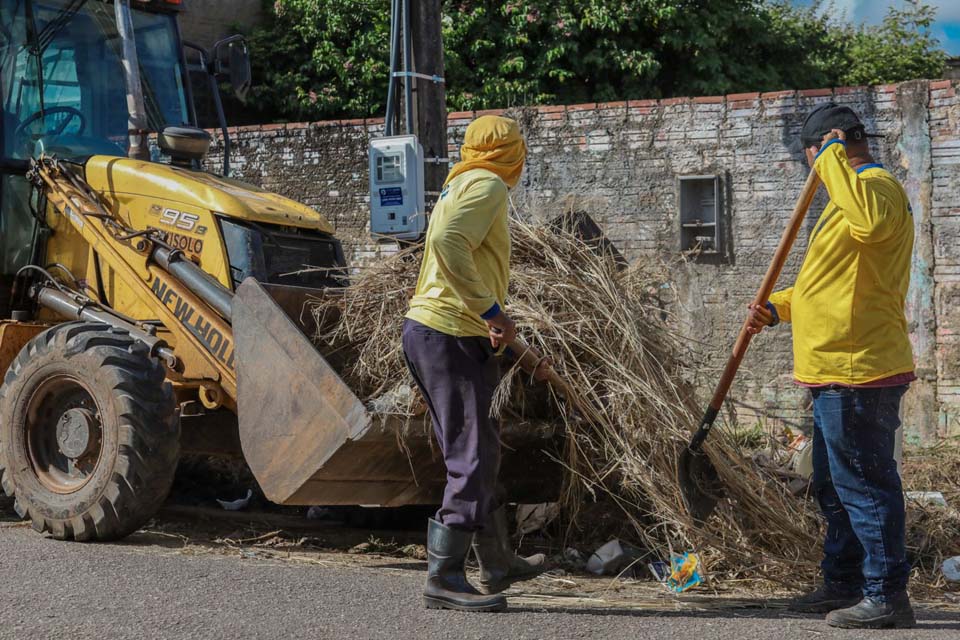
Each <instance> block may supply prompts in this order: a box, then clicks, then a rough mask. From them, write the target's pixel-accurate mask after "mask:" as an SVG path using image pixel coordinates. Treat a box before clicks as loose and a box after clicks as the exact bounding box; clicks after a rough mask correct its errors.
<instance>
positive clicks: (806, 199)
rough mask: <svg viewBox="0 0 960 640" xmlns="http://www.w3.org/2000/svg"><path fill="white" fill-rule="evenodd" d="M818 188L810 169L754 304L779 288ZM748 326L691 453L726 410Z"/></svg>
mask: <svg viewBox="0 0 960 640" xmlns="http://www.w3.org/2000/svg"><path fill="white" fill-rule="evenodd" d="M819 187H820V176H818V175H817V172H816V171H814V170H813V169H811V170H810V174H809V175H808V176H807V182H806V183H805V184H804V185H803V191H802V192H801V193H800V198H799V199H798V200H797V204H796V206H795V207H794V208H793V213H792V214H791V215H790V222H789V224H788V225H787V228H786V229H784V231H783V235H782V236H781V237H780V244H779V245H777V250H776V252H775V253H774V254H773V259H772V260H771V262H770V266H769V267H768V268H767V273H766V275H765V276H764V277H763V282H762V283H761V284H760V288H759V289H758V290H757V295H756V296H754V298H753V304H755V305H758V306H763V305H765V304H767V302H768V301H769V299H770V294H771V293H773V288H774V287H775V286H776V284H777V278H779V277H780V272H781V271H782V270H783V265H784V264H785V263H786V262H787V257H788V256H789V255H790V249H792V248H793V243H794V241H795V240H796V239H797V235H798V234H799V233H800V227H802V226H803V220H804V218H806V216H807V211H808V210H809V209H810V204H811V203H812V202H813V197H814V196H815V195H816V193H817V189H818V188H819ZM749 326H750V317H749V315H748V316H747V318H746V319H744V321H743V326H742V327H741V328H740V335H739V336H738V337H737V342H736V344H735V345H734V347H733V353H732V354H730V359H729V360H727V366H726V367H724V369H723V374H722V375H721V376H720V381H719V382H718V383H717V387H716V390H715V391H714V392H713V398H712V399H711V400H710V405H709V407H708V409H707V412H706V415H705V416H704V418H703V421H702V422H701V424H700V429H699V430H698V431H697V433H696V435H695V436H694V437H693V440H692V441H691V443H690V449H691V450H693V451H696V450H698V449H699V448H700V445H701V444H703V441H704V439H706V437H707V433H708V432H709V431H710V427H711V426H712V425H713V421H714V420H715V419H716V417H717V413H719V411H720V408H721V407H722V406H723V401H724V400H725V399H726V397H727V392H728V391H730V385H731V384H733V379H734V377H736V375H737V370H738V369H739V368H740V363H741V362H742V361H743V356H744V355H746V353H747V347H749V346H750V339H751V338H752V337H753V336H752V334H750V333H749V332H748V331H747V327H749Z"/></svg>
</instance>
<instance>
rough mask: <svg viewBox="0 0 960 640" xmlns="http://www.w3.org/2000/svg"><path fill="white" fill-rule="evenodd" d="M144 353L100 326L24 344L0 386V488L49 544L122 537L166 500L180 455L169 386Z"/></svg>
mask: <svg viewBox="0 0 960 640" xmlns="http://www.w3.org/2000/svg"><path fill="white" fill-rule="evenodd" d="M165 377H166V376H165V370H164V368H163V366H162V365H161V364H160V362H159V361H158V360H156V359H155V358H151V357H150V355H149V351H148V349H147V347H146V346H145V345H144V344H143V343H141V342H138V341H137V340H136V339H135V338H133V337H131V336H130V335H129V334H128V333H127V332H126V331H123V330H118V329H115V328H113V327H110V326H108V325H105V324H97V323H87V322H70V323H66V324H61V325H57V326H55V327H52V328H51V329H48V330H47V331H45V332H43V333H41V334H40V335H38V336H37V337H35V338H34V339H33V340H31V341H30V342H29V343H28V344H27V345H26V346H25V347H24V348H23V350H22V351H21V352H20V354H19V355H18V356H17V358H16V359H15V360H14V362H13V364H12V365H10V368H9V369H8V370H7V373H6V376H5V377H4V381H3V386H2V387H0V483H2V486H3V491H4V492H5V493H6V494H7V495H8V496H11V497H13V498H14V508H15V510H16V512H17V513H18V514H19V515H20V517H22V518H29V519H30V520H32V523H33V528H34V529H36V530H37V531H39V532H49V533H50V534H51V535H52V536H53V537H54V538H56V539H58V540H71V539H72V540H77V541H81V542H86V541H107V540H117V539H119V538H123V537H125V536H127V535H129V534H131V533H133V532H134V531H136V530H137V529H138V528H140V527H141V526H142V525H143V524H144V523H146V522H147V521H148V520H149V519H150V518H151V517H152V516H153V514H154V513H156V511H157V509H159V508H160V505H161V504H162V503H163V501H164V499H165V498H166V497H167V493H168V492H169V491H170V485H171V483H172V482H173V476H174V472H175V471H176V467H177V459H178V457H179V452H180V423H179V419H178V416H177V412H176V401H175V398H174V394H173V388H172V386H171V385H170V383H169V382H166V380H165Z"/></svg>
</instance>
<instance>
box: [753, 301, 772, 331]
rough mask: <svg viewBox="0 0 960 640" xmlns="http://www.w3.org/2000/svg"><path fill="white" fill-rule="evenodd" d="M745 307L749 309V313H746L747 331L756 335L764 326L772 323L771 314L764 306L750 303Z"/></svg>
mask: <svg viewBox="0 0 960 640" xmlns="http://www.w3.org/2000/svg"><path fill="white" fill-rule="evenodd" d="M747 309H749V314H748V315H747V318H748V322H749V324H748V325H747V333H749V334H751V335H757V334H758V333H760V332H761V331H763V328H764V327H769V326H771V325H772V324H773V314H772V313H770V309H767V307H766V306H763V305H758V304H750V305H748V306H747Z"/></svg>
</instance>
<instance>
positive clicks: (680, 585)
mask: <svg viewBox="0 0 960 640" xmlns="http://www.w3.org/2000/svg"><path fill="white" fill-rule="evenodd" d="M670 568H671V570H672V572H671V573H670V577H669V578H667V586H668V587H670V590H671V591H673V592H675V593H683V592H684V591H687V590H689V589H693V588H694V587H696V586H697V585H699V584H700V583H701V582H702V580H701V578H700V558H699V557H698V556H697V554H695V553H693V552H692V551H688V552H686V553H684V554H683V555H680V554H677V553H673V554H670Z"/></svg>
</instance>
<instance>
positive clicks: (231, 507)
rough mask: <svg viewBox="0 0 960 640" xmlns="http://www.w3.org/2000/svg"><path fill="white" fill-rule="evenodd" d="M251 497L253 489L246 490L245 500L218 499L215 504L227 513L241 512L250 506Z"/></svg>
mask: <svg viewBox="0 0 960 640" xmlns="http://www.w3.org/2000/svg"><path fill="white" fill-rule="evenodd" d="M252 497H253V489H247V497H245V498H240V499H239V500H220V499H219V498H218V499H217V502H218V503H219V504H220V506H221V507H223V508H224V509H226V510H227V511H243V510H244V509H246V508H247V506H248V505H249V504H250V499H251V498H252Z"/></svg>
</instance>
